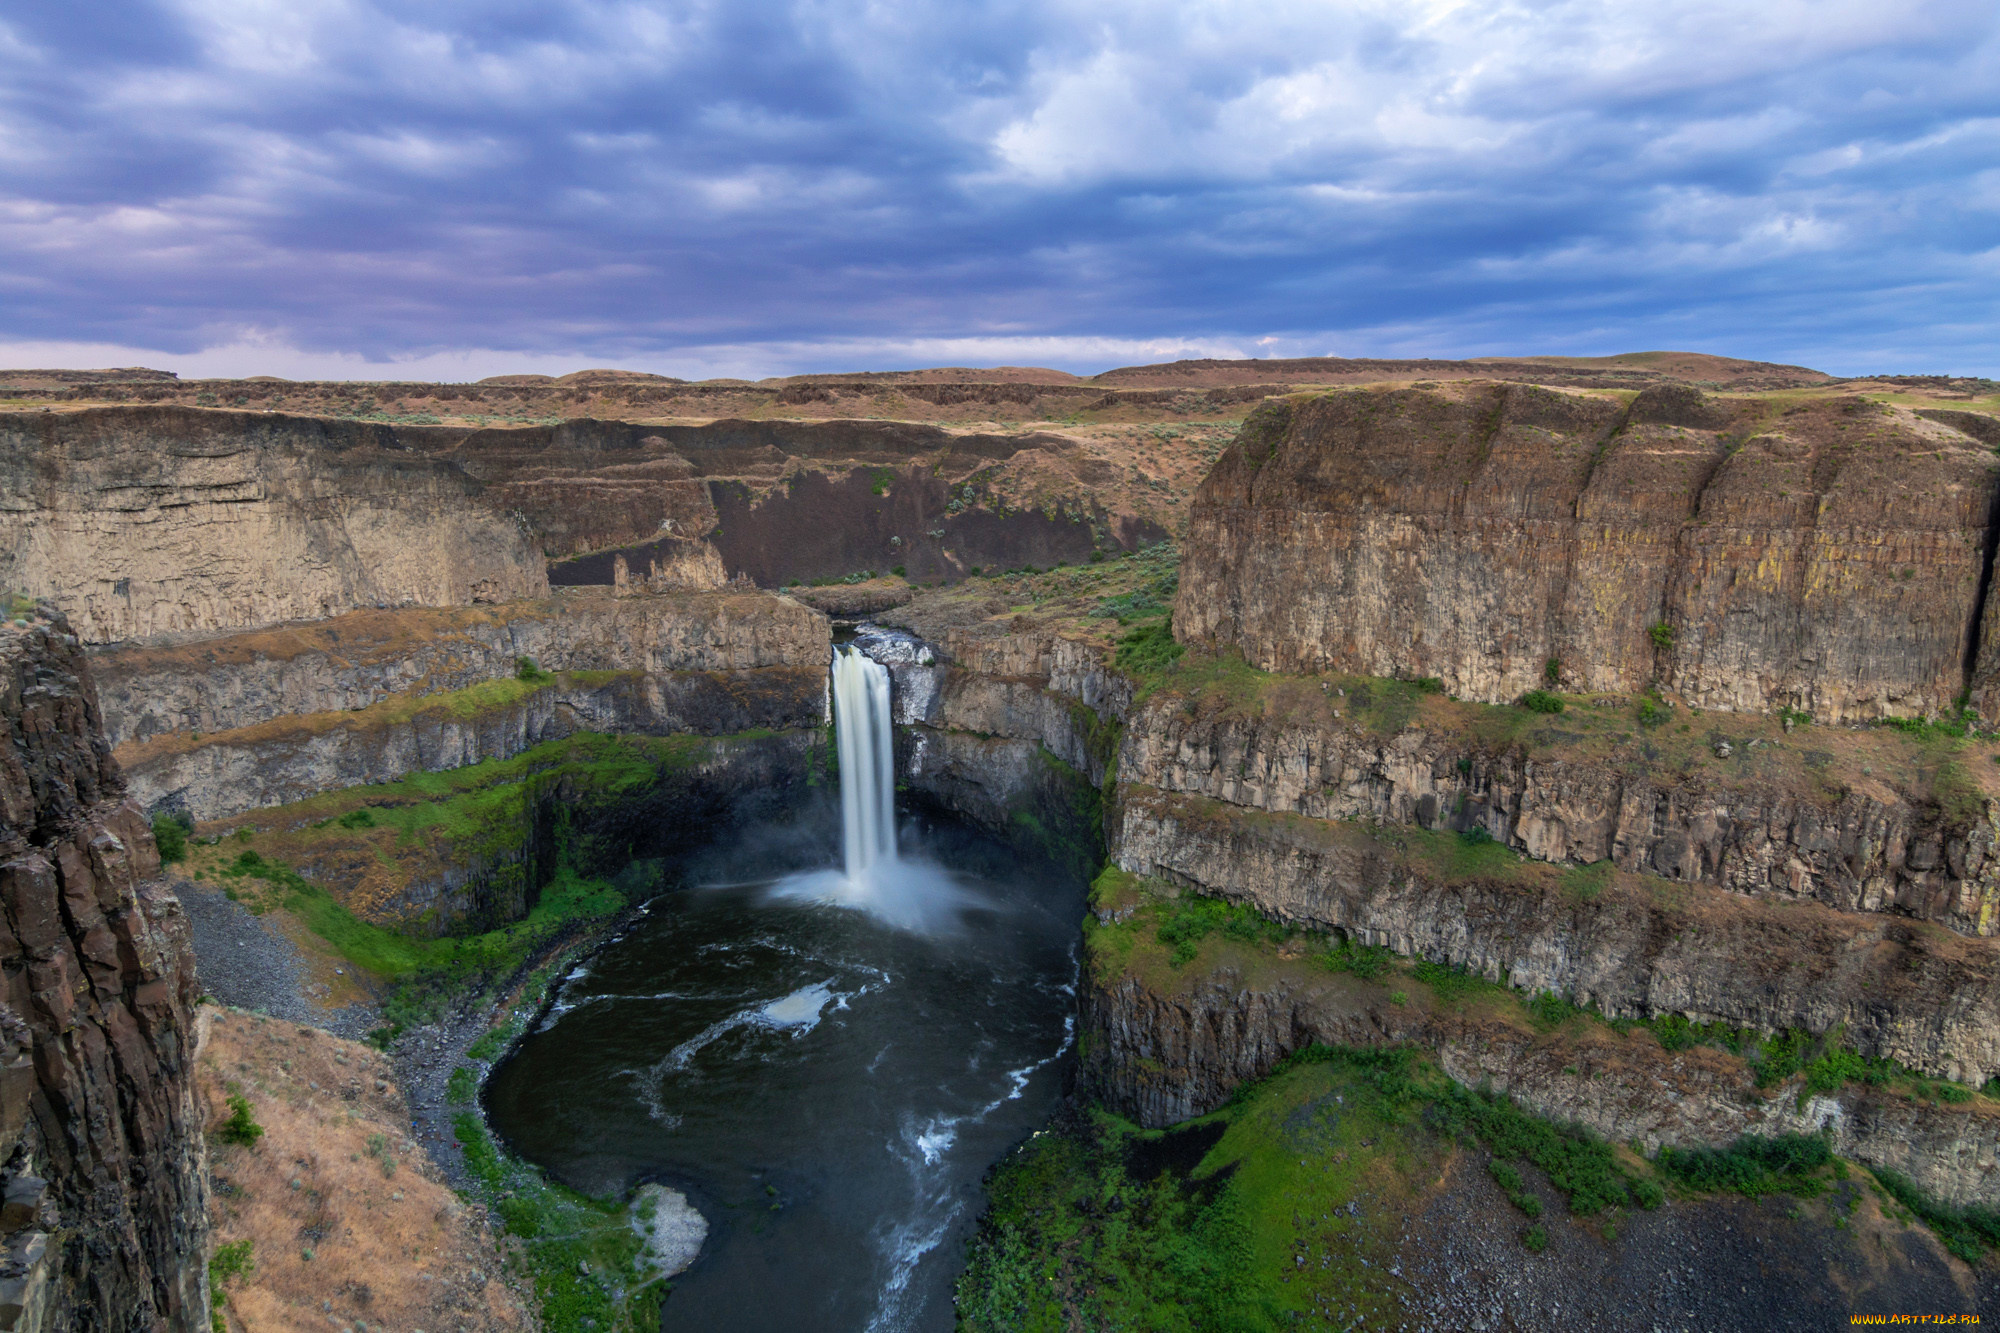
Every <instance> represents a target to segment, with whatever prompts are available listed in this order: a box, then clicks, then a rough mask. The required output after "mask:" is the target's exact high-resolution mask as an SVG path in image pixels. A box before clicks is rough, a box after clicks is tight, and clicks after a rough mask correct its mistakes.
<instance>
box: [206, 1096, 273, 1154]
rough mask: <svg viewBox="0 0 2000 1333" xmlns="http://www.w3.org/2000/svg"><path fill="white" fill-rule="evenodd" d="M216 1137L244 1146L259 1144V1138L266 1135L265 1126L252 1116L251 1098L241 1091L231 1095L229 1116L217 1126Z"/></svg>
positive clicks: (249, 1146)
mask: <svg viewBox="0 0 2000 1333" xmlns="http://www.w3.org/2000/svg"><path fill="white" fill-rule="evenodd" d="M215 1137H216V1138H218V1139H220V1140H222V1142H224V1143H233V1144H236V1145H237V1146H239V1147H243V1148H254V1147H256V1146H257V1140H258V1139H261V1138H263V1137H264V1127H263V1126H262V1125H260V1124H258V1123H257V1122H256V1121H255V1120H254V1119H252V1118H251V1116H250V1099H249V1098H247V1097H245V1096H243V1095H242V1094H241V1093H236V1094H232V1095H231V1096H230V1098H229V1118H228V1119H227V1120H225V1121H223V1122H222V1123H221V1124H220V1125H218V1126H216V1130H215Z"/></svg>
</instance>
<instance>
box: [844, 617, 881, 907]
mask: <svg viewBox="0 0 2000 1333" xmlns="http://www.w3.org/2000/svg"><path fill="white" fill-rule="evenodd" d="M833 723H834V733H835V736H836V737H837V739H838V743H839V745H840V818H841V850H842V851H843V852H844V853H845V856H846V860H847V878H848V880H849V882H850V883H853V884H857V885H858V884H861V883H862V882H864V881H865V880H866V879H867V878H868V877H869V872H870V871H872V870H874V869H875V868H876V867H877V866H883V867H886V866H888V865H891V864H893V863H894V862H895V860H896V763H895V737H894V735H893V734H892V733H891V732H890V729H889V672H888V669H887V668H886V667H884V666H883V665H882V664H881V663H879V662H875V661H872V660H871V659H870V658H869V657H868V656H867V655H866V654H864V653H862V652H860V651H859V650H858V649H855V648H851V647H848V648H839V649H836V650H834V655H833Z"/></svg>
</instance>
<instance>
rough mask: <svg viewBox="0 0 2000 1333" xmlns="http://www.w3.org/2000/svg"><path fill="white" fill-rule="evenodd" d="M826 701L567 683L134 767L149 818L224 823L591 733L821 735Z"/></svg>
mask: <svg viewBox="0 0 2000 1333" xmlns="http://www.w3.org/2000/svg"><path fill="white" fill-rule="evenodd" d="M825 694H826V687H825V670H824V668H822V667H820V666H817V665H814V666H810V667H765V668H761V669H755V670H749V671H734V672H722V671H715V672H704V671H677V672H665V673H661V674H657V675H653V674H647V673H644V672H621V673H618V674H616V675H614V676H612V677H611V678H610V679H602V678H599V677H597V676H595V675H592V676H588V677H586V678H583V679H577V678H575V677H571V676H568V675H564V676H559V677H557V678H556V679H555V680H553V681H551V682H549V683H548V684H546V685H544V686H542V687H541V688H538V689H535V690H533V691H532V692H529V693H527V694H525V695H523V696H522V697H519V698H516V699H513V700H510V701H507V702H502V703H494V704H491V705H487V706H482V707H480V708H478V709H476V710H474V711H470V712H466V713H460V712H457V711H454V710H453V708H452V707H451V706H450V702H449V701H447V702H446V703H444V704H442V705H440V706H439V707H436V708H422V707H419V708H417V709H415V710H413V711H406V710H403V709H401V708H397V709H395V710H394V711H393V712H390V713H387V714H386V715H378V714H377V712H376V711H374V710H362V711H360V712H355V713H331V714H329V713H317V714H303V715H299V716H295V717H286V718H281V719H279V720H277V721H274V722H270V723H266V724H263V725H261V726H255V727H245V728H240V729H238V730H235V731H224V732H217V733H215V734H213V735H204V736H203V737H202V738H201V739H200V740H199V741H196V740H193V739H192V738H189V737H186V736H178V735H177V736H163V737H159V738H157V739H155V740H153V741H147V742H139V743H136V744H134V745H131V746H128V747H126V748H125V750H124V752H123V755H124V762H125V764H126V768H127V773H128V778H129V781H130V783H131V788H132V794H133V797H134V798H135V799H136V800H138V801H139V802H141V803H142V804H143V805H144V806H145V808H147V809H148V810H151V809H155V808H165V809H172V810H175V811H180V812H184V813H186V814H187V815H189V816H190V817H192V818H194V819H200V820H209V819H224V818H227V817H229V816H231V815H235V814H240V813H242V812H243V811H245V810H254V809H258V808H261V807H263V806H269V805H284V804H288V803H290V802H292V801H300V800H304V799H305V798H306V797H308V796H314V795H317V794H319V793H320V792H326V791H334V790H337V789H339V788H342V787H353V786H357V785H360V784H362V783H369V782H394V781H396V780H397V779H399V778H403V777H407V776H408V775H409V774H411V773H423V772H441V771H443V770H445V769H451V768H463V767H465V766H466V765H468V764H477V763H482V762H484V761H486V760H489V759H511V758H513V757H514V756H515V755H518V754H522V753H524V752H526V751H528V750H530V749H533V748H534V747H535V746H537V745H540V744H542V743H543V742H544V741H551V740H557V739H560V738H562V737H565V736H573V735H575V734H576V733H578V732H583V731H595V732H606V733H611V734H618V735H640V736H669V735H676V734H680V733H687V732H693V733H698V734H702V735H727V734H729V733H732V732H740V731H748V730H752V729H756V728H774V729H782V728H799V727H815V726H818V725H819V723H820V721H821V719H822V717H823V715H824V709H825Z"/></svg>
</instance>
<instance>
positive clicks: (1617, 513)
mask: <svg viewBox="0 0 2000 1333" xmlns="http://www.w3.org/2000/svg"><path fill="white" fill-rule="evenodd" d="M1994 435H1995V426H1994V422H1993V419H1992V418H1988V417H1984V416H1980V415H1978V414H1974V413H1953V412H1940V411H1935V410H1933V411H1928V412H1918V411H1913V410H1909V409H1902V408H1896V407H1891V406H1887V405H1884V404H1881V403H1876V402H1871V401H1866V400H1859V399H1841V400H1811V399H1807V400H1803V401H1798V402H1792V403H1784V402H1776V401H1771V400H1764V399H1753V400H1725V399H1715V398H1709V397H1705V396H1704V395H1702V394H1700V393H1698V392H1696V391H1694V390H1692V389H1685V388H1654V389H1648V390H1645V391H1644V392H1641V393H1640V394H1638V395H1637V396H1636V397H1634V398H1633V399H1632V400H1631V401H1630V402H1629V403H1624V404H1620V403H1617V402H1615V401H1611V400H1608V399H1604V398H1598V397H1587V396H1582V395H1577V394H1573V393H1565V392H1560V391H1557V390H1552V389H1547V388H1542V387H1538V386H1525V385H1506V386H1481V387H1479V388H1476V389H1471V388H1468V389H1464V390H1460V391H1456V392H1446V391H1443V390H1419V389H1410V390H1401V391H1380V390H1352V391H1345V392H1337V393H1331V394H1325V395H1319V396H1313V397H1308V398H1298V399H1287V400H1282V401H1279V402H1275V403H1273V404H1270V405H1267V406H1266V407H1264V408H1263V409H1261V410H1260V412H1259V413H1258V414H1257V415H1256V416H1254V417H1253V418H1252V420H1251V421H1250V422H1249V423H1247V424H1246V427H1245V431H1244V435H1243V437H1242V439H1240V440H1239V442H1238V443H1237V445H1236V446H1235V447H1234V448H1233V449H1232V450H1231V451H1230V452H1229V454H1228V455H1226V456H1225V457H1224V459H1223V460H1222V461H1221V462H1220V463H1219V464H1218V465H1217V467H1216V469H1215V470H1214V472H1213V473H1212V474H1211V475H1210V476H1209V478H1208V480H1207V481H1206V482H1205V483H1204V484H1203V486H1202V488H1201V491H1200V492H1199V494H1198V495H1197V496H1196V498H1195V501H1194V504H1193V507H1192V509H1191V512H1190V526H1189V533H1188V561H1187V567H1186V570H1185V572H1184V575H1183V578H1182V582H1181V590H1180V597H1179V600H1178V602H1177V603H1176V607H1175V622H1174V623H1175V629H1176V633H1177V634H1178V635H1179V636H1180V637H1181V638H1182V639H1183V640H1184V641H1187V642H1199V643H1212V644H1215V645H1218V646H1227V647H1233V648H1236V649H1238V650H1239V651H1241V652H1242V653H1243V655H1244V657H1245V658H1247V659H1248V660H1249V661H1250V662H1252V663H1254V664H1255V665H1257V666H1259V667H1263V668H1265V669H1267V670H1273V671H1289V672H1320V671H1347V672H1356V673H1360V674H1365V675H1374V676H1394V677H1404V678H1412V679H1414V678H1420V677H1433V678H1436V679H1439V680H1441V681H1442V682H1443V683H1444V686H1445V688H1446V689H1447V690H1448V691H1450V692H1451V693H1453V694H1455V695H1458V696H1460V697H1462V698H1468V699H1480V700H1485V701H1488V702H1496V703H1498V702H1508V701H1511V700H1513V699H1515V698H1518V697H1519V696H1520V695H1522V694H1523V693H1525V692H1526V691H1528V690H1531V689H1539V688H1544V687H1547V686H1556V687H1559V688H1564V689H1572V690H1580V691H1587V692H1606V691H1610V692H1621V693H1637V692H1638V691H1640V690H1643V689H1646V688H1648V687H1649V686H1655V685H1657V686H1658V687H1660V688H1663V689H1666V690H1669V691H1671V692H1673V693H1675V694H1677V695H1679V696H1681V697H1682V698H1684V699H1686V700H1687V702H1689V703H1690V704H1693V705H1694V706H1696V707H1699V708H1713V709H1731V710H1739V711H1741V710H1749V711H1765V710H1775V709H1780V708H1790V709H1796V710H1800V711H1803V712H1806V713H1810V714H1812V715H1813V716H1814V717H1815V718H1818V719H1820V720H1821V721H1825V722H1841V721H1846V720H1849V719H1855V718H1861V719H1866V718H1875V717H1883V716H1911V715H1924V714H1935V713H1940V712H1944V711H1947V710H1950V709H1953V708H1955V707H1957V706H1958V704H1959V701H1960V700H1961V699H1963V698H1965V697H1966V696H1967V695H1968V694H1969V695H1970V697H1971V698H1972V699H1973V701H1974V702H1975V703H1976V704H1977V706H1978V707H1980V708H1981V709H1982V710H1985V711H1986V712H1987V713H1989V714H1990V713H1992V711H1993V709H1994V708H1995V707H1996V706H2000V704H1996V703H1995V702H1994V701H1993V700H1992V699H1991V698H1990V694H1991V687H1992V680H1991V676H1992V672H1993V670H1994V664H1993V661H1992V655H1993V649H1992V646H1991V644H1990V642H1989V641H1990V639H1991V637H1992V633H1993V628H1992V627H1993V624H1994V619H1995V618H1994V617H1993V616H1992V615H1991V614H1990V613H1989V609H1988V601H1989V599H1990V596H1991V586H1990V585H1991V577H1990V574H1991V568H1992V561H1993V552H1994V547H1995V536H1996V533H2000V528H1996V526H1995V522H1996V514H1995V502H1996V499H2000V459H1996V458H1995V457H1994V454H1993V443H1992V441H1993V438H1994Z"/></svg>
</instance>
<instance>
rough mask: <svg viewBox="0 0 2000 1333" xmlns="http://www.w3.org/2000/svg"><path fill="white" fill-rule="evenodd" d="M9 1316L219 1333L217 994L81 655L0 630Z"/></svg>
mask: <svg viewBox="0 0 2000 1333" xmlns="http://www.w3.org/2000/svg"><path fill="white" fill-rule="evenodd" d="M0 716H4V719H5V723H6V726H7V729H8V738H7V740H8V743H7V744H6V745H5V747H4V748H0V909H4V913H0V987H4V989H0V1162H4V1166H0V1178H4V1179H0V1189H4V1194H5V1207H4V1208H0V1320H6V1321H9V1322H8V1323H7V1326H8V1327H9V1328H12V1329H16V1330H23V1331H24V1333H72V1331H74V1333H85V1331H90V1333H97V1331H99V1330H101V1331H102V1333H126V1331H127V1330H153V1329H166V1330H173V1331H174V1333H197V1331H199V1333H207V1329H208V1294H207V1286H206V1283H205V1281H204V1261H205V1258H206V1249H207V1239H208V1217H207V1164H206V1154H205V1151H204V1148H203V1144H202V1138H201V1111H200V1108H199V1106H198V1105H197V1102H196V1100H195V1096H194V1090H193V1060H194V1041H193V1031H194V1029H193V1025H192V1021H191V1015H192V1013H193V1008H194V1003H195V1000H196V997H197V996H198V994H199V986H198V985H197V983H196V980H195V973H194V954H193V950H192V948H191V947H190V944H189V941H188V929H187V921H186V918H185V917H184V916H183V915H182V914H181V909H180V904H179V902H178V900H176V898H175V897H174V895H173V894H172V893H171V892H170V891H169V890H168V889H167V888H166V887H165V885H164V883H163V882H162V881H159V880H157V879H153V878H151V877H152V876H153V875H154V873H155V872H156V871H157V870H158V869H159V858H158V854H157V852H156V851H155V850H154V847H153V839H152V834H151V832H150V830H149V829H148V828H147V826H146V823H145V821H144V819H143V818H142V817H141V815H140V813H139V811H138V808H137V807H136V806H135V805H134V804H133V803H132V802H130V801H128V800H126V799H125V796H124V790H123V784H122V782H121V779H120V777H119V773H118V768H117V765H116V764H115V763H114V762H113V760H112V759H111V755H110V749H109V747H108V746H107V745H106V744H105V743H104V740H103V737H102V735H101V733H100V729H99V717H98V708H97V699H96V696H95V693H94V691H93V689H92V687H91V682H90V675H89V671H88V667H87V664H86V661H85V658H84V654H83V650H82V646H81V644H80V643H79V642H78V640H77V638H76V637H75V635H73V634H72V633H71V631H70V628H69V626H68V624H67V623H65V622H64V621H63V620H61V619H60V618H59V617H56V616H55V615H54V614H53V611H52V609H50V608H44V610H43V612H42V613H40V614H38V615H37V617H36V619H35V623H33V624H32V625H30V626H29V627H28V628H26V629H12V628H9V629H0Z"/></svg>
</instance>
